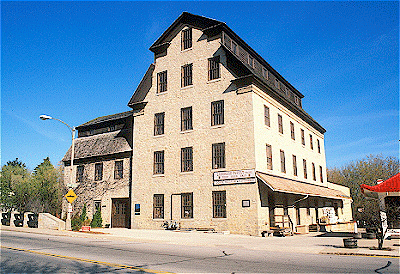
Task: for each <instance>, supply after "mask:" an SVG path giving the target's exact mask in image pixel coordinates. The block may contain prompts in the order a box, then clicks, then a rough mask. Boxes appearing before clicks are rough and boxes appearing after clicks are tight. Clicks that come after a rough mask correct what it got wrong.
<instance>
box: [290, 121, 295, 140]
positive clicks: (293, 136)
mask: <svg viewBox="0 0 400 274" xmlns="http://www.w3.org/2000/svg"><path fill="white" fill-rule="evenodd" d="M290 137H292V139H293V140H295V139H296V138H295V135H294V124H293V122H290Z"/></svg>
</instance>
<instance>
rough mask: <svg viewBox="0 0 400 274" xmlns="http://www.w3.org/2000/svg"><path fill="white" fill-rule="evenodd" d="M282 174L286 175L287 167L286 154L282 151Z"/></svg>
mask: <svg viewBox="0 0 400 274" xmlns="http://www.w3.org/2000/svg"><path fill="white" fill-rule="evenodd" d="M280 155H281V172H283V173H286V165H285V152H284V151H283V150H281V152H280Z"/></svg>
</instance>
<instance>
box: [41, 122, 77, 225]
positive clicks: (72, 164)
mask: <svg viewBox="0 0 400 274" xmlns="http://www.w3.org/2000/svg"><path fill="white" fill-rule="evenodd" d="M39 118H40V119H42V120H56V121H59V122H61V123H63V124H64V125H66V126H67V127H68V128H69V129H70V130H71V134H72V145H71V173H70V177H71V182H70V184H69V185H67V186H68V187H69V188H72V187H73V185H74V176H73V170H74V152H75V127H71V126H70V125H68V124H67V123H65V122H64V121H62V120H60V119H57V118H53V117H51V116H49V115H40V117H39ZM71 208H72V205H71V203H70V202H68V209H67V219H66V221H65V229H66V230H71V210H70V209H71Z"/></svg>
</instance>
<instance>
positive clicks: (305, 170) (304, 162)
mask: <svg viewBox="0 0 400 274" xmlns="http://www.w3.org/2000/svg"><path fill="white" fill-rule="evenodd" d="M303 173H304V179H307V161H306V159H303Z"/></svg>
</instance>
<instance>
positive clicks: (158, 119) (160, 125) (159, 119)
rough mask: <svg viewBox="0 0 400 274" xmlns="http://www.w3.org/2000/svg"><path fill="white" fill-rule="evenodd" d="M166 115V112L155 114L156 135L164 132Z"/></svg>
mask: <svg viewBox="0 0 400 274" xmlns="http://www.w3.org/2000/svg"><path fill="white" fill-rule="evenodd" d="M164 117H165V112H161V113H156V114H155V115H154V135H155V136H156V135H163V134H164Z"/></svg>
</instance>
